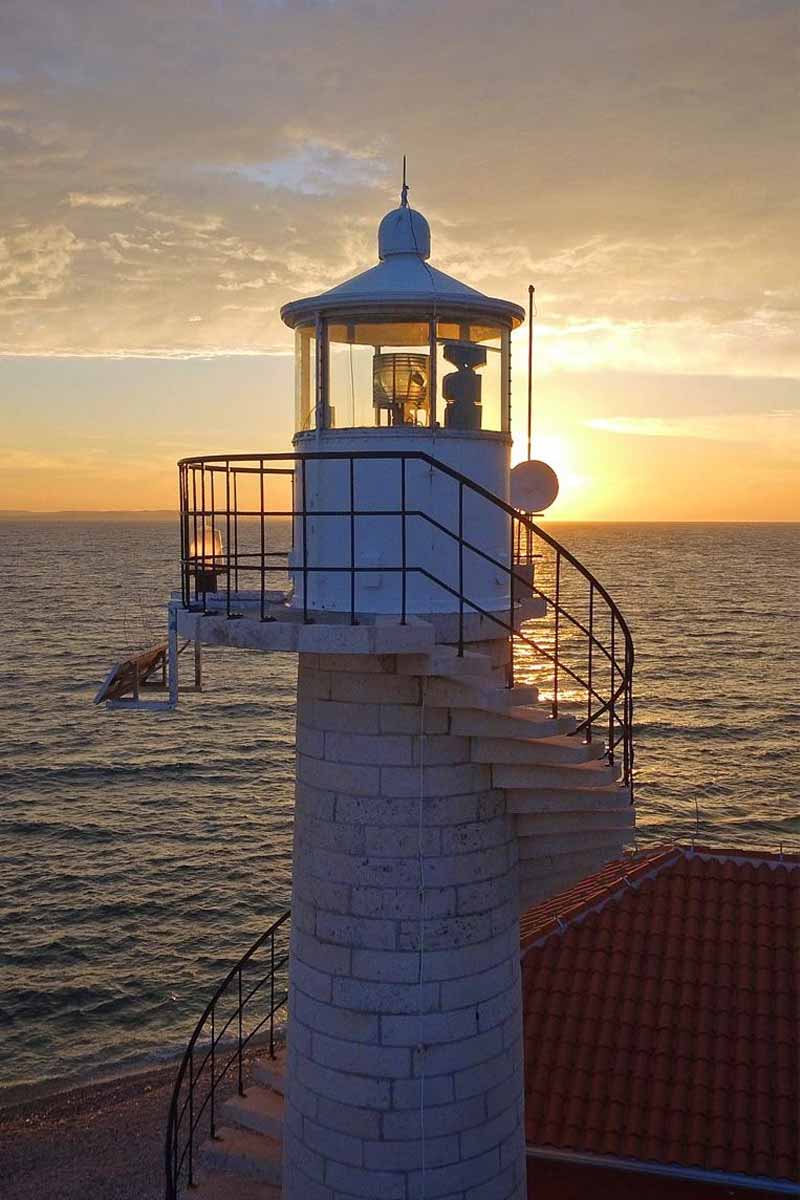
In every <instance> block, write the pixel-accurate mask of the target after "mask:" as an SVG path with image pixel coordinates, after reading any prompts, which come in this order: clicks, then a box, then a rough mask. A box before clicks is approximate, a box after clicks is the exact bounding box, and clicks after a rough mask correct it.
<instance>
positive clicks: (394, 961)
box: [283, 649, 525, 1200]
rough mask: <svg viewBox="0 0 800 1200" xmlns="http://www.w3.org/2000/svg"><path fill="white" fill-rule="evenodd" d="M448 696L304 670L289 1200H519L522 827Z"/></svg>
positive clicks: (412, 684) (342, 663) (358, 671)
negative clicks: (445, 703)
mask: <svg viewBox="0 0 800 1200" xmlns="http://www.w3.org/2000/svg"><path fill="white" fill-rule="evenodd" d="M497 654H498V656H499V655H500V654H501V650H500V649H498V651H497ZM401 669H402V668H401ZM440 685H441V681H439V686H438V687H437V697H438V699H439V702H440V706H438V707H435V708H434V707H431V706H429V705H428V704H427V703H425V692H426V683H425V680H424V679H421V678H420V677H418V676H412V675H405V674H400V673H398V670H397V662H396V661H395V660H393V659H389V658H379V657H369V658H368V657H366V656H364V657H362V656H359V657H358V658H345V657H344V656H341V655H339V656H332V655H331V656H311V655H301V656H300V662H299V675H298V725H297V790H296V808H295V833H294V839H295V840H294V883H293V901H292V906H293V911H292V950H291V966H290V999H289V1014H290V1015H289V1034H288V1041H289V1050H288V1060H287V1081H286V1109H285V1133H284V1183H283V1195H284V1200H350V1198H355V1197H359V1198H361V1200H363V1198H365V1197H366V1198H368V1200H379V1198H380V1200H423V1198H424V1200H445V1198H446V1200H520V1198H521V1197H522V1196H523V1195H524V1194H525V1157H524V1139H523V1058H522V1037H521V1034H522V1028H521V998H520V969H519V920H518V902H517V862H516V858H517V850H516V840H515V836H514V828H513V823H512V819H511V818H510V817H509V816H507V815H506V812H505V802H504V796H503V793H502V792H494V791H492V790H491V789H490V781H489V768H488V767H486V766H484V765H481V764H476V763H472V762H470V756H469V741H468V739H466V738H460V737H456V736H454V735H453V734H451V733H450V732H449V728H450V710H449V709H447V708H446V707H442V706H441V699H442V688H441V686H440ZM420 789H422V800H421V801H420ZM420 851H421V855H420ZM421 880H422V882H423V883H424V887H423V889H422V892H421V891H420V883H421ZM421 905H424V920H421V915H422V910H421ZM421 937H422V939H423V940H422V953H420V938H421ZM420 972H421V974H420ZM423 1126H424V1139H423V1137H422V1128H423Z"/></svg>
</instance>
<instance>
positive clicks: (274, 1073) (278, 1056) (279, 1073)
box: [252, 1046, 286, 1095]
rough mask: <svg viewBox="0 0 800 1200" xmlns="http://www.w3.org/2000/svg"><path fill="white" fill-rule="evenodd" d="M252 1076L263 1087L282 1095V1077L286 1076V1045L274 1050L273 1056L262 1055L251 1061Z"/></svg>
mask: <svg viewBox="0 0 800 1200" xmlns="http://www.w3.org/2000/svg"><path fill="white" fill-rule="evenodd" d="M252 1070H253V1078H254V1079H255V1080H256V1082H257V1083H260V1084H262V1085H263V1087H265V1088H272V1090H273V1092H280V1094H281V1095H283V1086H284V1079H285V1077H286V1047H285V1046H282V1047H281V1048H280V1050H277V1051H276V1052H275V1057H274V1058H270V1057H269V1055H266V1054H265V1055H264V1057H263V1058H257V1059H256V1060H255V1062H254V1063H253V1068H252Z"/></svg>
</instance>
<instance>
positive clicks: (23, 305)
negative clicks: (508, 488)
mask: <svg viewBox="0 0 800 1200" xmlns="http://www.w3.org/2000/svg"><path fill="white" fill-rule="evenodd" d="M799 81H800V4H798V2H797V0H705V2H704V3H702V4H698V3H697V0H692V2H691V3H690V2H688V0H670V3H668V4H665V3H664V2H663V0H657V2H656V0H559V2H555V0H513V2H512V0H500V2H498V3H494V4H487V3H486V0H481V2H480V3H478V2H477V0H438V2H437V3H436V4H435V5H432V4H430V3H429V2H427V0H426V2H425V3H422V2H418V0H392V2H391V3H389V2H384V0H293V2H289V3H280V2H278V0H273V2H270V0H217V2H215V3H207V2H206V0H137V3H136V4H131V3H129V2H127V0H126V2H123V0H86V2H81V0H72V2H61V3H57V2H55V0H37V3H36V4H31V3H30V2H29V0H4V3H3V5H2V6H0V166H2V186H0V421H1V422H2V430H3V438H2V449H0V509H31V510H50V509H150V508H172V507H174V505H175V503H176V472H175V469H174V464H175V461H176V459H177V458H179V457H182V456H184V455H187V454H194V453H214V452H220V453H222V452H237V451H239V452H245V451H273V450H274V451H283V450H287V449H289V448H290V442H291V435H292V411H293V404H292V360H291V350H292V344H291V337H290V335H289V331H288V330H286V329H285V328H284V327H283V325H282V324H281V322H280V317H279V309H280V306H281V304H283V303H285V302H286V301H287V300H292V299H296V298H298V297H300V296H303V295H308V294H313V293H316V292H318V291H321V290H324V289H325V288H327V287H329V286H332V285H334V284H336V283H338V282H340V281H341V280H343V279H345V278H347V277H348V276H349V275H351V274H354V273H355V272H357V271H359V270H361V269H364V268H365V267H368V266H370V265H372V263H373V262H374V261H375V258H376V247H375V234H376V229H377V224H378V221H379V220H380V217H381V216H382V215H383V213H384V212H385V211H387V209H389V208H391V207H393V206H394V205H395V204H396V202H397V191H398V185H399V175H400V159H401V156H402V154H403V153H406V154H407V155H408V157H409V181H410V183H411V193H410V200H411V202H412V204H413V205H414V206H415V207H419V208H420V209H421V211H423V212H424V213H425V215H426V216H427V218H428V220H429V221H430V224H431V227H432V238H433V252H432V262H433V263H434V264H435V265H436V266H438V267H440V268H441V269H442V270H445V271H447V272H448V273H450V274H454V275H456V276H457V277H459V278H461V279H463V280H465V282H467V283H470V284H471V285H473V286H475V287H478V288H480V289H481V290H483V291H486V292H487V293H490V294H492V295H497V296H502V297H505V298H507V299H510V300H515V301H517V302H518V303H521V304H525V303H526V301H527V287H528V284H529V283H531V282H532V283H533V284H534V285H535V287H536V301H537V315H536V320H535V371H534V398H535V410H534V413H535V415H534V430H535V437H534V455H535V456H536V457H540V458H544V459H546V460H547V461H549V462H551V463H552V465H553V466H554V467H555V468H556V470H557V471H558V473H559V476H560V479H561V493H560V495H559V498H558V500H557V501H556V504H555V505H554V506H553V508H552V510H551V515H552V517H553V518H556V519H559V518H560V519H591V520H748V521H754V520H798V519H800V386H798V379H799V378H800V330H799V328H798V314H800V278H798V270H797V266H798V258H797V247H798V232H799V229H798V227H799V226H800V219H799V218H798V195H800V187H799V186H798V184H800V179H799V178H798V176H800V160H799V159H798V152H797V145H798V140H799V135H800V118H799V117H798V112H800V95H799V94H798V93H800V85H799ZM526 336H527V334H526V331H525V330H523V331H521V332H520V333H519V334H517V335H515V339H514V345H513V352H514V353H513V359H514V373H513V411H514V422H515V429H516V431H517V441H516V445H515V451H514V454H515V458H521V457H524V440H523V439H524V426H525V394H526V387H527V378H526V341H525V339H526Z"/></svg>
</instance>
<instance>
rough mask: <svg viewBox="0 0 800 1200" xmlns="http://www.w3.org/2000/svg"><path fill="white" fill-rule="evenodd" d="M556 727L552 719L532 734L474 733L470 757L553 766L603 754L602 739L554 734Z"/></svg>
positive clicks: (494, 761)
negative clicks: (517, 737)
mask: <svg viewBox="0 0 800 1200" xmlns="http://www.w3.org/2000/svg"><path fill="white" fill-rule="evenodd" d="M553 726H555V727H556V728H553ZM556 730H557V723H556V722H555V721H553V722H550V723H543V725H542V732H541V733H540V734H538V735H537V736H536V737H533V738H528V739H516V738H504V737H473V739H472V761H473V762H479V763H491V764H493V765H494V764H501V763H502V764H508V765H520V766H540V765H541V766H554V765H558V764H560V763H567V764H570V765H572V764H577V763H587V762H592V761H594V760H595V759H599V758H602V757H603V752H604V746H603V743H602V742H584V741H582V740H581V739H580V738H578V737H566V736H554V735H555V734H556Z"/></svg>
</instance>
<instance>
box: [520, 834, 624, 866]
mask: <svg viewBox="0 0 800 1200" xmlns="http://www.w3.org/2000/svg"><path fill="white" fill-rule="evenodd" d="M627 840H628V831H627V829H620V830H614V829H581V830H578V831H573V832H569V831H566V832H563V831H559V832H556V833H536V834H531V835H529V836H522V837H520V838H519V839H518V843H517V844H518V846H519V860H520V866H521V865H522V864H523V863H526V862H529V861H531V860H532V859H536V860H546V859H550V858H558V857H560V856H561V855H574V854H582V853H583V852H584V851H585V852H586V853H587V854H589V853H593V852H594V851H596V850H597V848H598V847H602V848H605V847H607V846H616V847H619V849H620V850H622V847H623V846H624V844H625V842H626V841H627Z"/></svg>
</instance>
